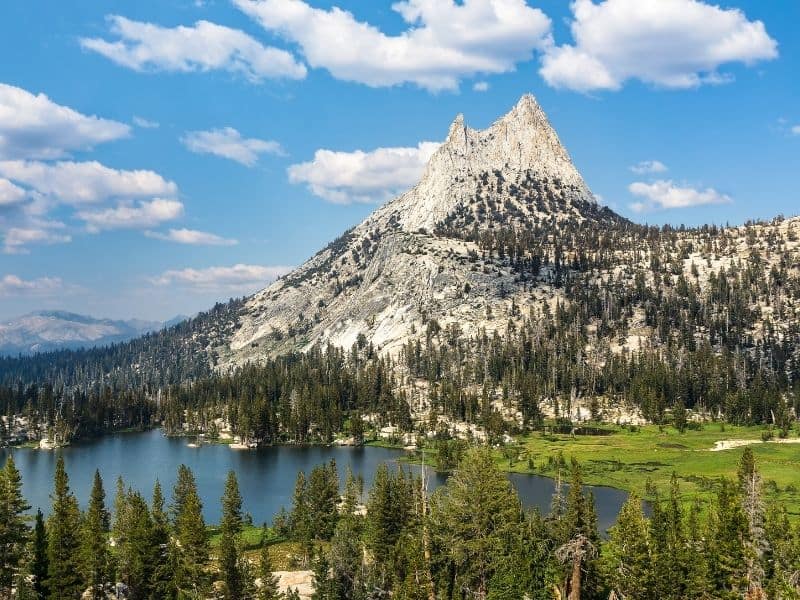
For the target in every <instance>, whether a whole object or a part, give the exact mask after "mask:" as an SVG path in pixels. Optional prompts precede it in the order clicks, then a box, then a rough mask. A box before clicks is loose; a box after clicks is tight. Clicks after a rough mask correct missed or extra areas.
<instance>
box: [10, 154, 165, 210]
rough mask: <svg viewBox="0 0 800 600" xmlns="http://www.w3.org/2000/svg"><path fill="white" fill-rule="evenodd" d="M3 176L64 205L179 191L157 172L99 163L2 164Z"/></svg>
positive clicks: (17, 162) (28, 162) (36, 162)
mask: <svg viewBox="0 0 800 600" xmlns="http://www.w3.org/2000/svg"><path fill="white" fill-rule="evenodd" d="M0 176H3V177H6V178H8V179H10V180H12V181H14V182H16V183H18V184H21V185H24V186H28V187H30V188H31V189H32V190H35V191H36V192H38V193H40V194H43V195H45V196H48V197H51V198H53V199H54V200H57V201H59V202H62V203H65V204H90V203H96V202H101V201H103V200H106V199H109V198H119V197H122V198H132V197H140V196H159V195H168V196H172V195H174V194H176V193H177V191H178V187H177V186H176V185H175V184H174V183H173V182H171V181H167V180H166V179H164V178H163V177H161V175H159V174H158V173H156V172H154V171H147V170H136V171H124V170H118V169H112V168H109V167H106V166H104V165H102V164H100V163H99V162H96V161H91V162H71V161H65V162H56V163H43V162H38V161H21V160H11V161H0Z"/></svg>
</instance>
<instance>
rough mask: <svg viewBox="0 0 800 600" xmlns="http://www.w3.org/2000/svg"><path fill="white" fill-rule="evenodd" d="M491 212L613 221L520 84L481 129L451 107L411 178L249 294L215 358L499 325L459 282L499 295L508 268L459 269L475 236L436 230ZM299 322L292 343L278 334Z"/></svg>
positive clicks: (383, 346) (522, 222) (382, 342)
mask: <svg viewBox="0 0 800 600" xmlns="http://www.w3.org/2000/svg"><path fill="white" fill-rule="evenodd" d="M501 217H502V218H508V219H509V220H510V221H511V222H512V223H515V224H516V225H518V226H520V227H529V226H530V225H531V224H532V223H533V222H535V221H537V220H538V221H541V222H545V221H548V222H549V221H551V220H552V219H553V218H555V219H556V220H557V221H578V222H580V221H584V220H586V219H589V218H592V219H596V218H604V219H613V220H615V221H617V220H620V219H621V217H618V216H617V215H613V213H611V212H610V211H608V210H607V209H604V208H602V207H600V206H599V205H598V204H597V202H596V199H595V197H594V195H593V194H592V193H591V191H590V190H589V188H588V186H587V185H586V183H585V182H584V180H583V178H582V176H581V175H580V173H579V172H578V170H577V169H576V168H575V166H574V165H573V163H572V161H571V159H570V157H569V154H568V153H567V151H566V149H565V148H564V147H563V145H562V144H561V141H560V140H559V138H558V135H557V134H556V132H555V130H554V129H553V128H552V126H551V125H550V123H549V121H548V119H547V116H546V115H545V113H544V111H543V110H542V109H541V107H540V106H539V104H538V103H537V102H536V100H535V98H534V97H533V96H531V95H530V94H526V95H525V96H523V97H522V98H521V99H520V100H519V102H518V103H517V104H516V105H515V106H514V107H513V108H512V109H511V110H510V111H509V112H508V113H507V114H506V115H504V116H502V117H500V118H499V119H497V120H496V121H495V122H494V123H493V124H492V125H490V126H489V127H488V128H486V129H483V130H476V129H472V128H470V127H468V126H467V125H466V124H465V123H464V119H463V116H462V115H459V116H457V117H456V119H455V120H454V121H453V123H452V124H451V125H450V127H449V131H448V135H447V138H446V140H445V142H444V143H443V144H442V145H441V146H440V147H439V149H438V150H437V151H436V152H434V154H433V155H432V157H431V159H430V161H429V163H428V165H427V166H426V168H425V170H424V173H423V175H422V177H421V179H420V181H419V183H417V185H415V186H414V187H413V188H411V189H410V190H409V191H407V192H405V193H403V194H401V195H400V196H398V197H397V198H395V199H393V200H391V201H389V202H387V203H386V204H384V205H383V206H381V207H379V208H377V209H376V210H375V211H374V212H373V213H372V214H370V215H369V216H368V217H367V218H366V219H364V220H363V221H362V222H361V223H360V224H358V225H356V226H355V227H354V228H352V229H351V230H349V231H348V232H346V233H345V234H344V235H343V236H341V237H340V238H339V239H338V240H336V241H335V242H333V243H332V244H330V245H329V246H328V247H327V248H325V249H323V250H322V251H320V252H318V253H317V254H316V255H314V256H313V257H312V258H311V259H309V260H308V261H306V262H305V263H304V264H303V265H301V266H300V267H298V268H297V269H296V270H295V271H293V272H292V273H290V274H288V275H286V276H284V277H283V278H281V279H280V280H278V281H276V282H275V283H273V284H272V285H271V286H269V287H267V288H265V289H264V290H261V291H260V292H257V293H256V294H255V295H254V296H252V297H251V298H250V299H248V300H247V302H246V303H245V306H244V308H243V310H242V313H241V315H240V317H241V318H240V327H239V329H238V331H237V332H236V334H235V335H234V336H233V338H232V339H231V342H230V345H229V347H227V348H219V349H218V350H219V352H220V354H221V356H222V360H223V364H227V365H235V364H243V363H244V362H248V361H250V360H258V359H259V358H260V357H264V356H274V355H276V354H279V353H280V352H285V351H292V350H297V349H299V350H307V349H308V348H309V347H311V346H312V345H314V344H315V343H323V344H326V343H332V344H334V345H337V346H343V347H349V346H350V345H352V343H354V342H355V341H356V340H357V339H358V338H359V336H361V335H363V336H366V337H367V338H368V339H369V340H370V341H373V342H374V343H375V345H376V347H377V348H378V349H379V350H381V351H389V352H395V351H397V350H398V349H399V347H400V346H402V344H403V343H405V342H406V341H407V339H408V338H409V336H411V335H413V332H414V331H418V330H419V329H421V328H424V326H425V322H426V321H427V319H428V318H430V317H434V318H437V319H438V320H440V321H442V322H443V323H447V322H448V321H451V320H452V317H454V316H456V315H457V318H458V320H459V321H460V322H462V323H463V322H467V323H471V324H473V325H476V326H488V327H489V328H501V329H502V328H503V326H504V325H503V322H504V321H505V320H506V319H505V316H504V314H503V313H504V312H505V311H500V312H499V313H498V314H497V315H496V317H495V318H492V319H486V318H484V317H481V316H480V315H479V314H478V313H486V306H487V302H486V301H483V302H482V301H480V299H479V298H478V299H473V300H472V304H471V307H472V308H469V307H468V306H467V305H465V303H464V302H462V300H463V293H464V292H463V290H464V289H466V288H470V289H474V290H475V294H476V295H478V296H480V295H482V296H483V297H484V299H485V300H486V299H489V300H490V301H494V300H498V299H499V297H500V296H501V295H505V291H504V290H506V289H512V288H513V287H514V282H513V279H514V274H513V273H511V272H508V271H505V272H504V273H503V274H501V275H500V276H499V277H484V276H482V275H479V274H470V273H469V272H464V269H463V268H462V264H463V261H464V260H467V257H468V256H470V255H471V253H475V252H476V250H477V249H476V244H475V242H474V241H468V240H465V239H457V238H456V237H453V236H449V237H447V236H445V237H442V236H440V235H437V234H441V233H442V231H437V230H441V228H443V227H445V226H446V224H447V222H448V220H449V222H450V223H451V224H452V223H453V222H455V221H457V220H458V219H459V218H460V219H461V220H464V221H466V222H465V223H463V224H462V228H468V227H471V228H473V229H475V228H477V229H478V230H486V229H491V228H493V227H494V226H495V225H496V222H497V220H498V219H499V218H501ZM445 255H447V256H445ZM501 288H502V289H501ZM298 332H300V338H301V339H300V341H299V343H298V342H296V341H295V342H287V341H286V340H288V339H291V338H297V337H298V335H297V333H298Z"/></svg>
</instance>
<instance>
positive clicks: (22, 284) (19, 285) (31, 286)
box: [0, 275, 63, 297]
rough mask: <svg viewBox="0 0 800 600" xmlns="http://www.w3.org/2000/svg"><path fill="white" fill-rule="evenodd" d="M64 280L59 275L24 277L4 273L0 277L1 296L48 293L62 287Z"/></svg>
mask: <svg viewBox="0 0 800 600" xmlns="http://www.w3.org/2000/svg"><path fill="white" fill-rule="evenodd" d="M62 286H63V282H62V281H61V279H60V278H58V277H39V278H38V279H22V278H21V277H19V276H18V275H4V276H3V277H2V278H0V296H3V297H8V296H26V295H34V296H35V295H42V294H44V295H46V294H50V293H52V292H55V291H57V290H59V289H61V288H62Z"/></svg>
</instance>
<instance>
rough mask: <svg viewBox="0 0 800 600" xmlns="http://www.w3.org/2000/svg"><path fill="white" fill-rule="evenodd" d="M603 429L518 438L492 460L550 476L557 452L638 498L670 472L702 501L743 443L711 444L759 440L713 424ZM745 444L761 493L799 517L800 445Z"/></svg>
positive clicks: (747, 431) (728, 473)
mask: <svg viewBox="0 0 800 600" xmlns="http://www.w3.org/2000/svg"><path fill="white" fill-rule="evenodd" d="M607 429H611V430H612V433H611V434H610V435H602V436H575V437H573V436H570V435H547V434H544V433H539V432H537V433H533V434H530V435H528V436H524V437H522V438H520V440H519V445H518V447H517V448H516V450H518V454H517V456H516V457H514V459H511V460H509V458H508V457H507V456H503V455H502V454H501V453H500V452H498V458H497V460H498V464H500V465H501V466H502V467H503V468H504V469H505V470H509V471H514V472H519V473H537V474H541V475H547V476H551V477H555V476H556V475H557V470H558V467H557V465H558V457H559V456H560V455H562V456H563V457H564V458H565V459H566V460H567V461H569V460H570V458H571V457H575V458H576V459H577V460H578V461H579V462H580V463H581V464H582V465H583V468H584V473H585V478H586V481H587V483H590V484H593V485H607V486H611V487H616V488H620V489H624V490H628V491H636V492H638V493H639V494H640V495H642V496H644V497H651V494H650V492H651V491H652V488H653V486H655V489H657V490H659V492H661V493H665V492H666V491H667V490H668V489H669V481H670V477H671V476H672V473H673V472H675V473H676V474H677V475H678V478H679V480H680V484H681V491H682V494H683V497H684V500H685V501H687V502H688V501H690V500H692V499H693V498H695V497H698V496H700V497H701V498H704V499H705V498H708V497H709V496H710V495H711V493H712V492H713V490H714V488H715V487H716V484H717V482H718V481H719V480H720V478H722V477H735V476H736V468H737V465H738V462H739V458H740V457H741V455H742V452H743V451H744V448H735V449H731V450H724V451H721V452H710V451H709V449H710V448H712V447H713V446H714V443H715V442H717V441H722V440H731V439H753V440H760V439H761V433H762V431H763V429H761V428H756V427H737V426H732V425H726V426H724V427H723V426H721V425H719V424H708V425H705V426H704V427H703V429H701V430H699V431H694V430H689V431H686V432H685V433H680V432H678V431H677V430H676V429H673V428H671V427H663V428H659V427H658V426H655V425H652V426H646V427H640V428H638V429H635V430H633V431H631V430H628V429H626V428H620V427H607ZM751 448H752V449H753V453H754V454H755V457H756V460H757V463H758V467H759V469H760V470H761V474H762V477H763V480H764V484H765V491H766V493H767V496H768V497H769V498H773V499H777V500H780V501H782V502H785V503H786V505H787V508H788V509H789V511H790V512H791V513H792V514H793V515H794V516H795V517H800V469H799V468H798V467H800V444H777V443H765V444H755V445H753V446H751ZM508 454H511V453H508ZM531 467H533V468H531Z"/></svg>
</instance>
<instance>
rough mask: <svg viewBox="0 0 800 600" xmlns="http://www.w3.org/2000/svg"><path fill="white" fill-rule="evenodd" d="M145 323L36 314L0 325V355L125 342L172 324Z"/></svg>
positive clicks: (59, 313)
mask: <svg viewBox="0 0 800 600" xmlns="http://www.w3.org/2000/svg"><path fill="white" fill-rule="evenodd" d="M186 318H187V317H182V316H180V317H175V318H173V319H170V320H169V321H163V322H162V321H148V320H145V319H107V318H97V317H92V316H90V315H83V314H78V313H74V312H71V311H66V310H38V311H32V312H29V313H26V314H24V315H20V316H19V317H14V318H12V319H9V320H7V321H5V322H3V323H0V355H16V354H33V353H37V352H49V351H54V350H66V349H73V350H74V349H78V348H89V347H97V346H106V345H109V344H112V343H119V342H125V341H127V340H130V339H132V338H135V337H138V336H140V335H142V334H145V333H149V332H152V331H157V330H159V329H162V328H164V327H169V326H170V325H172V324H174V323H175V322H177V321H175V319H180V320H184V319H186Z"/></svg>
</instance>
